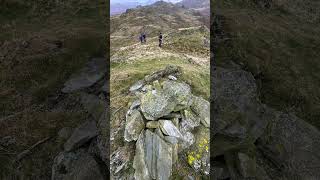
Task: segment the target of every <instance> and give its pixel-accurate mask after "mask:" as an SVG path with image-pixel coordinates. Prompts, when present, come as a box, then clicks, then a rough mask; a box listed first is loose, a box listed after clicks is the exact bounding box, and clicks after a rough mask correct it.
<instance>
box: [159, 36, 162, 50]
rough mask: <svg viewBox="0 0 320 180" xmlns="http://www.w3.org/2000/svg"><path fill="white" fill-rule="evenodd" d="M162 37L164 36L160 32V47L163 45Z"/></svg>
mask: <svg viewBox="0 0 320 180" xmlns="http://www.w3.org/2000/svg"><path fill="white" fill-rule="evenodd" d="M162 38H163V37H162V33H160V35H159V47H162V41H163V39H162Z"/></svg>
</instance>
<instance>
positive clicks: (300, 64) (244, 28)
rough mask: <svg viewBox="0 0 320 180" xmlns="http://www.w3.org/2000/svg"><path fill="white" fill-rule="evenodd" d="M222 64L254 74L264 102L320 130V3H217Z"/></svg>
mask: <svg viewBox="0 0 320 180" xmlns="http://www.w3.org/2000/svg"><path fill="white" fill-rule="evenodd" d="M211 2H212V4H211V5H212V9H213V13H214V14H213V15H214V18H215V24H214V26H215V36H216V50H215V51H216V63H217V64H218V65H219V66H230V62H231V61H233V62H236V63H237V64H239V65H240V66H241V67H242V68H243V69H246V70H248V71H250V72H252V73H253V74H254V76H255V78H256V80H257V82H258V84H259V85H260V86H259V88H260V92H261V99H262V101H263V102H264V103H266V104H268V105H270V106H272V107H274V108H276V109H278V110H282V111H287V112H293V113H295V114H296V115H298V116H299V117H301V118H302V119H305V120H306V121H308V122H310V123H311V124H313V125H315V126H317V127H318V128H319V127H320V124H319V121H318V119H319V118H320V91H319V88H320V73H319V72H320V61H319V56H320V34H319V33H318V32H320V25H319V17H320V16H319V11H316V9H319V8H320V3H319V2H316V1H311V0H307V1H298V0H295V1H278V0H274V1H268V0H266V1H262V0H261V1H259V0H258V1H253V0H234V1H231V0H226V1H222V0H215V1H211Z"/></svg>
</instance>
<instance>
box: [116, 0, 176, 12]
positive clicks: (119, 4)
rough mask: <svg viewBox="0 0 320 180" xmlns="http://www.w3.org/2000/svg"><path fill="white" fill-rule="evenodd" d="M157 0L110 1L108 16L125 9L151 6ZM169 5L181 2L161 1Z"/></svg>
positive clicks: (173, 0) (174, 0)
mask: <svg viewBox="0 0 320 180" xmlns="http://www.w3.org/2000/svg"><path fill="white" fill-rule="evenodd" d="M157 1H159V0H111V1H110V15H117V14H121V13H123V12H125V11H126V10H127V9H130V8H135V7H137V6H146V5H150V4H153V3H155V2H157ZM163 1H165V2H170V3H178V2H181V1H182V0H163Z"/></svg>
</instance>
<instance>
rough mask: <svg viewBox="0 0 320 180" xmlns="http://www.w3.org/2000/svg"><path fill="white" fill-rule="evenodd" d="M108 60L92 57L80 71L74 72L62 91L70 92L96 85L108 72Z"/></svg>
mask: <svg viewBox="0 0 320 180" xmlns="http://www.w3.org/2000/svg"><path fill="white" fill-rule="evenodd" d="M106 62H107V61H106V59H104V58H92V59H91V60H89V62H88V63H87V64H86V66H85V67H84V68H83V69H81V71H80V72H79V73H76V74H73V75H72V76H71V78H70V79H69V80H68V81H67V82H66V83H65V84H64V88H63V89H62V92H64V93H70V92H73V91H77V90H81V89H84V88H88V87H90V86H92V85H94V84H95V83H96V82H98V81H99V80H100V79H102V78H103V77H104V76H105V74H106V72H107V63H106Z"/></svg>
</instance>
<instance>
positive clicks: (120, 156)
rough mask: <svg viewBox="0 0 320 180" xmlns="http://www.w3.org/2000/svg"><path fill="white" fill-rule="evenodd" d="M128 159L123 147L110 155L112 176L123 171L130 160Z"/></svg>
mask: <svg viewBox="0 0 320 180" xmlns="http://www.w3.org/2000/svg"><path fill="white" fill-rule="evenodd" d="M129 158H130V157H129V156H128V155H127V149H126V148H125V147H119V148H118V149H117V150H116V151H115V152H113V153H112V154H111V155H110V170H111V171H112V172H113V174H114V175H116V174H118V173H119V172H120V171H121V170H123V169H125V167H126V166H127V164H128V162H129V160H130V159H129Z"/></svg>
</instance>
